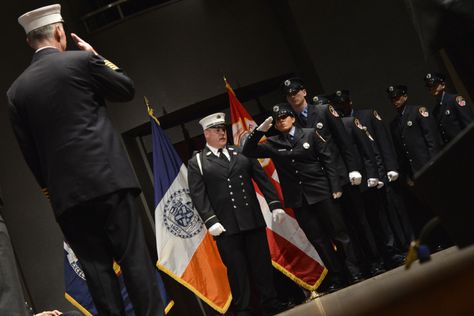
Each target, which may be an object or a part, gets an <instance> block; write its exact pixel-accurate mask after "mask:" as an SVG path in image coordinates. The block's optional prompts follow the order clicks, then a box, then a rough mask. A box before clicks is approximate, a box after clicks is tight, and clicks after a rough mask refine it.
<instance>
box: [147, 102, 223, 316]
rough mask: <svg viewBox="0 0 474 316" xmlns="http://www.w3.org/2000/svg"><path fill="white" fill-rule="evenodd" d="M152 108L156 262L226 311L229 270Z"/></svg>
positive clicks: (221, 310)
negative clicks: (196, 207) (190, 194)
mask: <svg viewBox="0 0 474 316" xmlns="http://www.w3.org/2000/svg"><path fill="white" fill-rule="evenodd" d="M146 101H147V100H146V99H145V102H146ZM147 105H148V104H147ZM148 112H149V114H150V120H151V126H152V137H153V174H154V188H155V227H156V243H157V250H158V262H157V266H158V268H159V269H160V270H162V271H163V272H165V273H166V274H168V275H169V276H171V277H172V278H174V279H175V280H176V281H178V282H179V283H181V284H182V285H184V286H185V287H187V288H188V289H189V290H191V291H192V292H193V293H194V294H195V295H197V296H198V297H199V298H201V299H202V300H203V301H204V302H206V303H207V304H208V305H209V306H211V307H212V308H214V309H215V310H216V311H218V312H220V313H225V312H226V311H227V309H228V308H229V305H230V302H231V300H232V296H231V293H230V286H229V282H228V280H227V270H226V268H225V266H224V264H223V263H222V260H221V257H220V255H219V252H218V251H217V246H216V244H215V242H214V240H213V239H212V237H211V236H210V235H209V234H208V233H207V230H206V227H205V226H204V223H203V222H202V220H201V218H200V216H199V214H198V213H197V211H196V209H195V208H194V206H193V204H192V202H191V197H190V196H189V187H188V181H187V168H186V166H185V165H184V164H183V162H182V161H181V159H180V158H179V156H178V153H177V152H176V151H175V149H174V147H173V145H172V144H171V142H170V141H169V139H168V137H166V135H165V133H164V132H163V129H162V128H161V127H160V126H159V121H158V119H157V118H156V117H155V116H153V110H152V109H151V108H149V109H148Z"/></svg>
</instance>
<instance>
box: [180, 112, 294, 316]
mask: <svg viewBox="0 0 474 316" xmlns="http://www.w3.org/2000/svg"><path fill="white" fill-rule="evenodd" d="M199 123H200V124H201V126H202V128H203V130H204V137H205V138H206V147H205V148H204V149H203V150H202V151H200V152H198V153H195V154H194V156H193V157H192V158H191V159H190V160H189V163H188V182H189V190H190V195H191V199H192V201H193V204H194V206H195V207H196V210H197V211H198V213H199V215H200V216H201V218H202V220H203V221H204V224H205V225H206V227H207V228H208V230H209V233H210V234H211V235H212V236H214V239H215V241H216V243H217V248H218V250H219V253H220V255H221V258H222V261H223V262H224V264H225V265H226V267H227V275H228V278H229V283H230V287H231V291H232V297H233V299H232V304H233V307H234V310H235V312H236V314H237V315H239V316H240V315H242V316H243V315H250V314H251V310H250V294H251V287H250V280H249V271H248V268H250V270H251V273H252V276H253V280H254V281H255V285H256V287H257V289H258V291H259V294H260V299H261V303H262V307H263V310H264V313H265V315H273V314H276V313H279V312H281V311H283V310H285V309H286V308H285V306H284V305H283V304H281V303H279V302H278V301H277V298H276V297H277V294H276V291H275V287H274V284H273V271H272V263H271V257H270V250H269V248H268V241H267V237H266V225H265V220H264V218H263V215H262V211H261V209H260V205H259V202H258V200H257V196H256V194H255V189H254V187H253V184H252V180H254V181H255V182H256V183H257V185H258V187H259V189H260V190H261V192H262V193H263V195H264V196H265V199H266V200H267V202H268V205H269V207H270V209H271V211H272V215H273V220H274V221H277V222H280V221H282V220H283V219H284V213H285V211H284V210H283V209H282V208H281V202H280V201H279V199H278V196H277V193H276V191H275V188H274V187H273V184H272V183H271V182H270V180H269V179H268V176H267V175H266V174H265V171H263V169H262V167H261V166H260V163H259V162H258V160H257V159H249V158H247V157H246V156H244V155H242V154H241V152H240V148H239V147H235V146H230V145H227V131H226V126H225V114H224V113H214V114H211V115H209V116H206V117H205V118H203V119H202V120H200V121H199Z"/></svg>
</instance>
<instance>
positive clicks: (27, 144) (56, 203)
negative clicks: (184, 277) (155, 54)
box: [7, 4, 164, 315]
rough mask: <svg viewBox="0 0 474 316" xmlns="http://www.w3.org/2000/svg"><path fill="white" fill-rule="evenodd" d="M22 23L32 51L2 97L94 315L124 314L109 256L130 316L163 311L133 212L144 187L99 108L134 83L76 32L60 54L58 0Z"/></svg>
mask: <svg viewBox="0 0 474 316" xmlns="http://www.w3.org/2000/svg"><path fill="white" fill-rule="evenodd" d="M18 21H19V23H20V24H21V25H22V26H23V28H24V29H25V32H26V34H27V42H28V44H29V45H30V46H31V47H32V48H33V49H34V50H35V54H34V56H33V60H32V62H31V65H30V66H29V67H28V68H27V69H26V70H25V71H24V72H23V73H22V74H21V75H20V76H19V77H18V78H17V79H16V80H15V82H14V83H13V84H12V86H11V87H10V89H9V90H8V92H7V97H8V102H9V114H10V120H11V123H12V127H13V130H14V132H15V135H16V137H17V139H18V143H19V145H20V148H21V150H22V152H23V156H24V158H25V160H26V162H27V164H28V166H29V167H30V169H31V171H32V172H33V174H34V176H35V178H36V180H37V182H38V183H39V185H40V186H41V188H42V191H43V192H44V194H45V195H46V196H47V197H48V198H49V200H50V202H51V205H52V208H53V210H54V214H55V216H56V220H57V222H58V224H59V226H60V227H61V230H62V231H63V234H64V236H65V239H66V240H67V241H68V242H69V244H70V245H71V247H72V249H73V250H74V252H75V253H76V255H77V257H78V258H79V260H80V261H81V264H82V267H83V270H84V273H85V275H86V278H87V284H88V287H89V291H90V293H91V295H92V298H93V301H94V304H95V306H96V308H97V310H98V312H99V314H100V315H125V311H124V307H123V302H122V296H121V293H120V286H119V283H118V279H117V277H116V275H115V272H114V270H113V260H115V261H116V262H117V263H118V264H119V265H120V266H121V268H122V272H123V276H124V279H125V284H126V286H127V290H128V293H129V296H130V299H131V301H132V304H133V307H134V310H135V314H136V315H164V307H163V302H162V301H161V299H160V294H159V290H158V287H157V283H156V278H154V277H152V276H153V275H154V273H155V271H154V269H155V267H154V265H153V263H152V261H151V258H150V255H149V253H148V250H147V248H146V243H145V240H144V235H143V232H142V228H141V223H140V218H139V214H138V213H137V210H136V209H135V206H134V203H135V196H136V195H137V194H139V192H140V188H139V186H138V183H137V181H136V179H135V175H134V172H133V170H132V167H131V166H130V164H129V161H128V158H127V155H126V152H125V150H124V148H123V147H122V144H121V141H120V136H119V135H118V134H117V132H116V131H115V130H114V128H113V127H112V123H111V121H110V119H109V117H108V115H107V111H106V104H105V100H106V99H107V100H111V101H129V100H131V99H132V98H133V96H134V87H133V82H132V80H131V79H130V78H128V77H127V76H126V75H125V74H124V73H123V72H122V70H121V69H120V68H118V67H117V66H115V65H114V64H112V63H111V62H110V61H108V60H106V59H104V58H103V57H102V56H100V55H98V54H97V52H96V51H95V50H94V49H93V47H92V46H91V45H89V44H88V43H86V42H85V41H83V40H82V39H80V38H79V37H78V36H76V35H75V34H71V36H72V38H73V40H74V41H75V42H76V45H77V46H78V47H79V49H80V51H65V50H66V34H65V32H64V29H63V24H62V22H63V19H62V17H61V12H60V5H59V4H55V5H50V6H46V7H41V8H39V9H36V10H33V11H31V12H28V13H25V14H24V15H22V16H21V17H19V19H18Z"/></svg>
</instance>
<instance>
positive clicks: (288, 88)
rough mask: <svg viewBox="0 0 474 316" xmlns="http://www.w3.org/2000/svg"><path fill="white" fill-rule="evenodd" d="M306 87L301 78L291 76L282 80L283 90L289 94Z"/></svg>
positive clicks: (285, 93)
mask: <svg viewBox="0 0 474 316" xmlns="http://www.w3.org/2000/svg"><path fill="white" fill-rule="evenodd" d="M303 89H304V82H303V79H301V78H296V77H295V78H289V79H286V80H285V81H283V82H282V84H281V91H282V93H283V94H284V95H285V96H287V95H290V94H293V93H296V92H298V91H300V90H303Z"/></svg>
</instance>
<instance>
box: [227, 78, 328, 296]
mask: <svg viewBox="0 0 474 316" xmlns="http://www.w3.org/2000/svg"><path fill="white" fill-rule="evenodd" d="M224 81H225V84H226V89H227V94H228V96H229V103H230V114H231V120H232V134H233V138H234V145H237V146H240V145H241V141H242V140H243V139H245V137H246V136H247V135H248V134H249V133H250V132H251V131H252V130H253V129H254V128H255V127H256V126H257V125H256V123H255V121H254V120H253V118H252V117H251V116H250V114H249V113H248V112H247V110H246V109H245V108H244V106H243V105H242V104H241V103H240V101H239V100H238V99H237V96H236V95H235V92H234V90H233V89H232V87H231V86H230V85H229V83H228V82H227V80H225V78H224ZM259 161H260V164H261V165H262V167H263V169H264V170H265V173H266V174H267V175H268V176H269V178H270V181H271V182H272V183H273V185H274V187H275V189H276V191H277V193H278V195H279V197H280V200H281V201H283V194H282V192H281V187H280V181H279V180H278V174H277V172H276V170H275V166H274V165H273V162H272V161H271V159H259ZM254 185H255V183H254ZM255 190H256V192H257V198H258V200H259V203H260V208H261V209H262V213H263V217H264V218H265V222H266V224H267V239H268V245H269V248H270V254H271V256H272V263H273V266H274V267H275V268H276V269H278V270H279V271H280V272H282V273H283V274H285V275H286V276H287V277H289V278H290V279H291V280H293V281H294V282H296V283H297V284H299V285H300V286H302V287H303V288H305V289H307V290H310V291H314V290H316V289H317V288H318V286H319V285H320V284H321V282H322V281H323V280H324V277H325V276H326V273H327V270H326V268H325V267H324V265H323V262H322V260H321V258H320V257H319V255H318V253H317V252H316V249H314V247H313V246H312V245H311V243H310V242H309V240H308V238H307V237H306V235H305V234H304V233H303V231H302V229H301V228H300V227H299V225H298V222H297V221H296V219H295V215H294V212H293V210H292V209H290V208H286V209H285V212H286V218H285V220H284V221H283V222H282V223H275V222H274V221H272V215H271V212H270V208H269V207H268V204H267V202H266V201H265V198H264V197H263V196H262V194H261V192H260V191H259V190H258V187H257V186H256V185H255Z"/></svg>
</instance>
